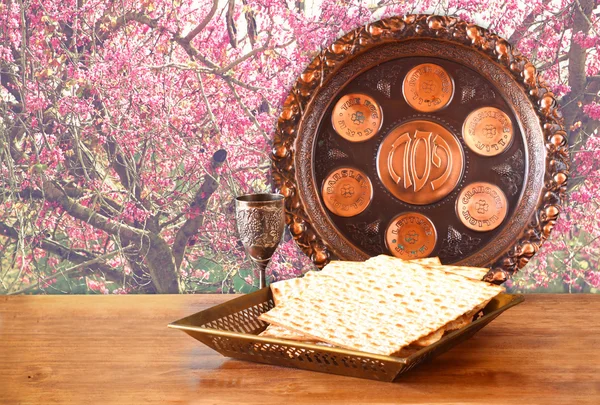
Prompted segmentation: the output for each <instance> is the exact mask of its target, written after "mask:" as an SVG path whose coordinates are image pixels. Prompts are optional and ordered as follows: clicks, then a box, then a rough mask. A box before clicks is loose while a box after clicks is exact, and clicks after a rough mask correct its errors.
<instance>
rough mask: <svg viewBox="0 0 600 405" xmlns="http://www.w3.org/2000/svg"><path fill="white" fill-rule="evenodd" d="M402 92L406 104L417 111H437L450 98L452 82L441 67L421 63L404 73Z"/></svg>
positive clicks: (444, 105)
mask: <svg viewBox="0 0 600 405" xmlns="http://www.w3.org/2000/svg"><path fill="white" fill-rule="evenodd" d="M402 94H403V95H404V99H405V100H406V102H407V103H408V105H410V106H411V107H412V108H414V109H415V110H417V111H421V112H433V111H438V110H441V109H442V108H444V107H446V106H447V105H448V103H450V101H451V100H452V97H453V95H454V83H453V82H452V78H451V77H450V75H449V74H448V72H446V70H445V69H444V68H443V67H441V66H438V65H436V64H433V63H423V64H421V65H418V66H415V67H414V68H412V69H411V70H410V71H409V72H408V73H407V74H406V76H405V77H404V82H403V83H402Z"/></svg>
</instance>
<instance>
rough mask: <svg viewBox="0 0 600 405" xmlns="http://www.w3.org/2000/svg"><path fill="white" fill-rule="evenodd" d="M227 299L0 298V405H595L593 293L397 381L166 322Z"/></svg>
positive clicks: (597, 339) (496, 325) (485, 333)
mask: <svg viewBox="0 0 600 405" xmlns="http://www.w3.org/2000/svg"><path fill="white" fill-rule="evenodd" d="M231 298H233V296H224V295H181V296H169V295H162V296H13V297H0V404H2V405H13V404H44V405H45V404H78V405H80V404H83V405H89V404H132V405H137V404H236V405H237V404H251V403H256V404H282V405H283V404H291V403H302V404H319V403H328V404H329V403H337V404H354V403H356V404H374V403H435V404H457V403H468V404H476V403H485V404H516V403H522V404H527V405H530V404H559V403H560V404H583V403H590V404H592V403H593V404H599V403H600V296H593V295H573V296H569V295H561V296H559V295H530V296H527V298H526V301H525V303H524V304H522V305H519V306H517V307H515V308H513V309H511V310H509V311H507V312H506V313H505V314H503V315H501V316H500V317H499V318H498V319H497V320H495V321H494V322H492V323H491V324H490V325H489V326H488V327H486V328H485V329H483V330H482V331H481V332H479V334H477V335H476V336H475V337H474V338H473V339H471V340H469V341H467V342H466V343H463V344H461V345H460V346H458V347H456V348H455V349H453V350H451V351H450V352H448V353H446V354H444V355H442V356H440V357H438V358H436V359H434V360H433V361H432V362H430V363H427V364H425V365H423V366H422V367H420V368H417V369H416V370H414V371H411V372H410V373H408V374H406V375H405V376H404V377H402V378H401V379H400V380H399V381H398V382H396V383H393V384H392V383H383V382H377V381H370V380H361V379H356V378H349V377H341V376H335V375H328V374H321V373H312V372H308V371H302V370H295V369H286V368H280V367H273V366H267V365H262V364H254V363H246V362H241V361H236V360H230V359H227V358H223V357H221V356H220V355H219V354H217V353H215V352H213V351H212V350H210V349H208V348H206V347H205V346H203V345H202V344H200V343H199V342H197V341H195V340H193V339H191V338H190V337H188V336H187V335H185V334H184V333H181V332H179V331H177V330H173V329H167V327H166V325H167V323H169V322H170V321H174V320H176V319H179V318H181V317H183V316H186V315H189V314H192V313H194V312H197V311H200V310H202V309H205V308H207V307H209V306H212V305H215V304H218V303H220V302H223V301H225V300H228V299H231Z"/></svg>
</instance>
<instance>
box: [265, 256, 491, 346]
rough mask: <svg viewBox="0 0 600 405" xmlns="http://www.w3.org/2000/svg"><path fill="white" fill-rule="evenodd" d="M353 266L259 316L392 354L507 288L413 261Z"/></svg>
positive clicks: (327, 338)
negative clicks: (339, 277) (341, 275)
mask: <svg viewBox="0 0 600 405" xmlns="http://www.w3.org/2000/svg"><path fill="white" fill-rule="evenodd" d="M348 267H349V269H348V270H349V271H348V272H346V273H345V274H344V275H345V277H344V281H343V282H341V280H337V282H336V283H333V284H332V283H331V278H327V277H323V276H324V275H319V277H312V279H313V281H311V286H310V288H306V289H304V291H303V293H302V294H300V295H299V296H297V297H294V298H292V299H290V300H289V301H287V302H285V303H284V304H282V305H281V306H278V307H275V308H273V309H272V310H271V311H269V312H267V313H265V314H262V315H261V317H260V318H261V319H262V320H264V321H267V322H269V323H272V324H276V325H279V326H284V327H286V328H289V329H292V330H294V331H296V332H299V333H301V334H304V335H307V336H310V337H312V338H315V339H318V340H321V341H325V342H327V343H330V344H333V345H336V346H340V347H345V348H348V349H354V350H360V351H365V352H370V353H379V354H392V353H395V352H397V351H399V350H400V349H401V348H403V347H405V346H406V345H408V344H410V343H411V342H414V341H416V340H418V339H419V338H421V337H424V336H427V335H429V334H431V333H432V332H434V331H436V330H437V329H439V328H441V327H442V326H444V325H445V324H447V323H448V322H450V321H453V320H455V319H457V318H458V317H460V316H462V315H464V314H465V313H467V312H469V311H471V310H473V308H475V307H476V306H478V305H481V304H482V303H484V302H485V301H487V300H489V299H491V298H492V297H493V296H495V295H497V294H498V293H499V292H501V291H502V288H501V287H498V286H494V285H489V284H487V283H483V282H478V281H474V280H469V279H467V278H465V277H462V276H458V275H454V274H451V273H447V272H444V271H443V270H434V269H430V268H428V267H425V266H420V265H417V264H414V263H407V262H402V264H401V267H402V269H401V271H398V270H399V269H394V267H395V266H385V267H386V269H384V270H382V268H380V266H379V267H378V266H375V265H373V264H369V263H363V264H361V266H360V268H357V266H356V265H352V266H348ZM324 271H325V270H324ZM308 280H309V279H307V280H306V281H308Z"/></svg>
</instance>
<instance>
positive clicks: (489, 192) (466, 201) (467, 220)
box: [456, 182, 508, 232]
mask: <svg viewBox="0 0 600 405" xmlns="http://www.w3.org/2000/svg"><path fill="white" fill-rule="evenodd" d="M507 212H508V201H507V200H506V196H505V195H504V193H503V192H502V190H500V188H499V187H498V186H495V185H493V184H490V183H485V182H476V183H471V184H469V185H468V186H466V187H465V188H464V189H463V190H462V191H461V192H460V194H459V195H458V199H457V200H456V214H457V215H458V218H459V219H460V221H461V222H462V223H463V225H465V226H466V227H467V228H469V229H472V230H474V231H478V232H487V231H491V230H493V229H496V228H498V227H499V226H500V224H501V223H502V221H504V218H505V217H506V213H507Z"/></svg>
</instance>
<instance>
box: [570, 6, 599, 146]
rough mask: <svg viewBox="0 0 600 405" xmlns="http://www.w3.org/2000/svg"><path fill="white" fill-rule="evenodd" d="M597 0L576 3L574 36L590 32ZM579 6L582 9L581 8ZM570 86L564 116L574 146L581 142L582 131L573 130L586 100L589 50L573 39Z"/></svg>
mask: <svg viewBox="0 0 600 405" xmlns="http://www.w3.org/2000/svg"><path fill="white" fill-rule="evenodd" d="M594 3H595V0H579V1H578V2H575V4H574V6H573V7H575V8H574V11H573V35H572V37H574V36H575V35H577V34H578V33H582V34H584V35H587V34H588V33H589V31H590V28H591V27H590V23H589V21H590V20H589V17H590V16H591V14H592V10H593V8H594ZM579 5H580V6H581V7H579ZM568 56H569V68H568V72H569V86H570V87H571V92H570V93H569V95H568V96H567V97H565V100H564V102H563V104H564V107H563V110H562V111H563V115H564V117H565V127H566V129H567V131H569V133H570V135H569V144H571V145H574V144H575V143H577V142H581V141H582V139H580V135H581V134H582V131H580V130H579V129H576V128H572V127H573V125H574V124H575V123H576V122H577V121H578V119H579V118H580V114H581V112H582V110H581V106H580V103H581V101H582V100H583V98H584V93H585V89H586V85H587V77H586V74H585V61H586V57H587V50H586V49H585V48H582V47H581V45H579V44H578V43H577V42H575V41H574V40H573V39H571V46H570V48H569V53H568Z"/></svg>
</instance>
